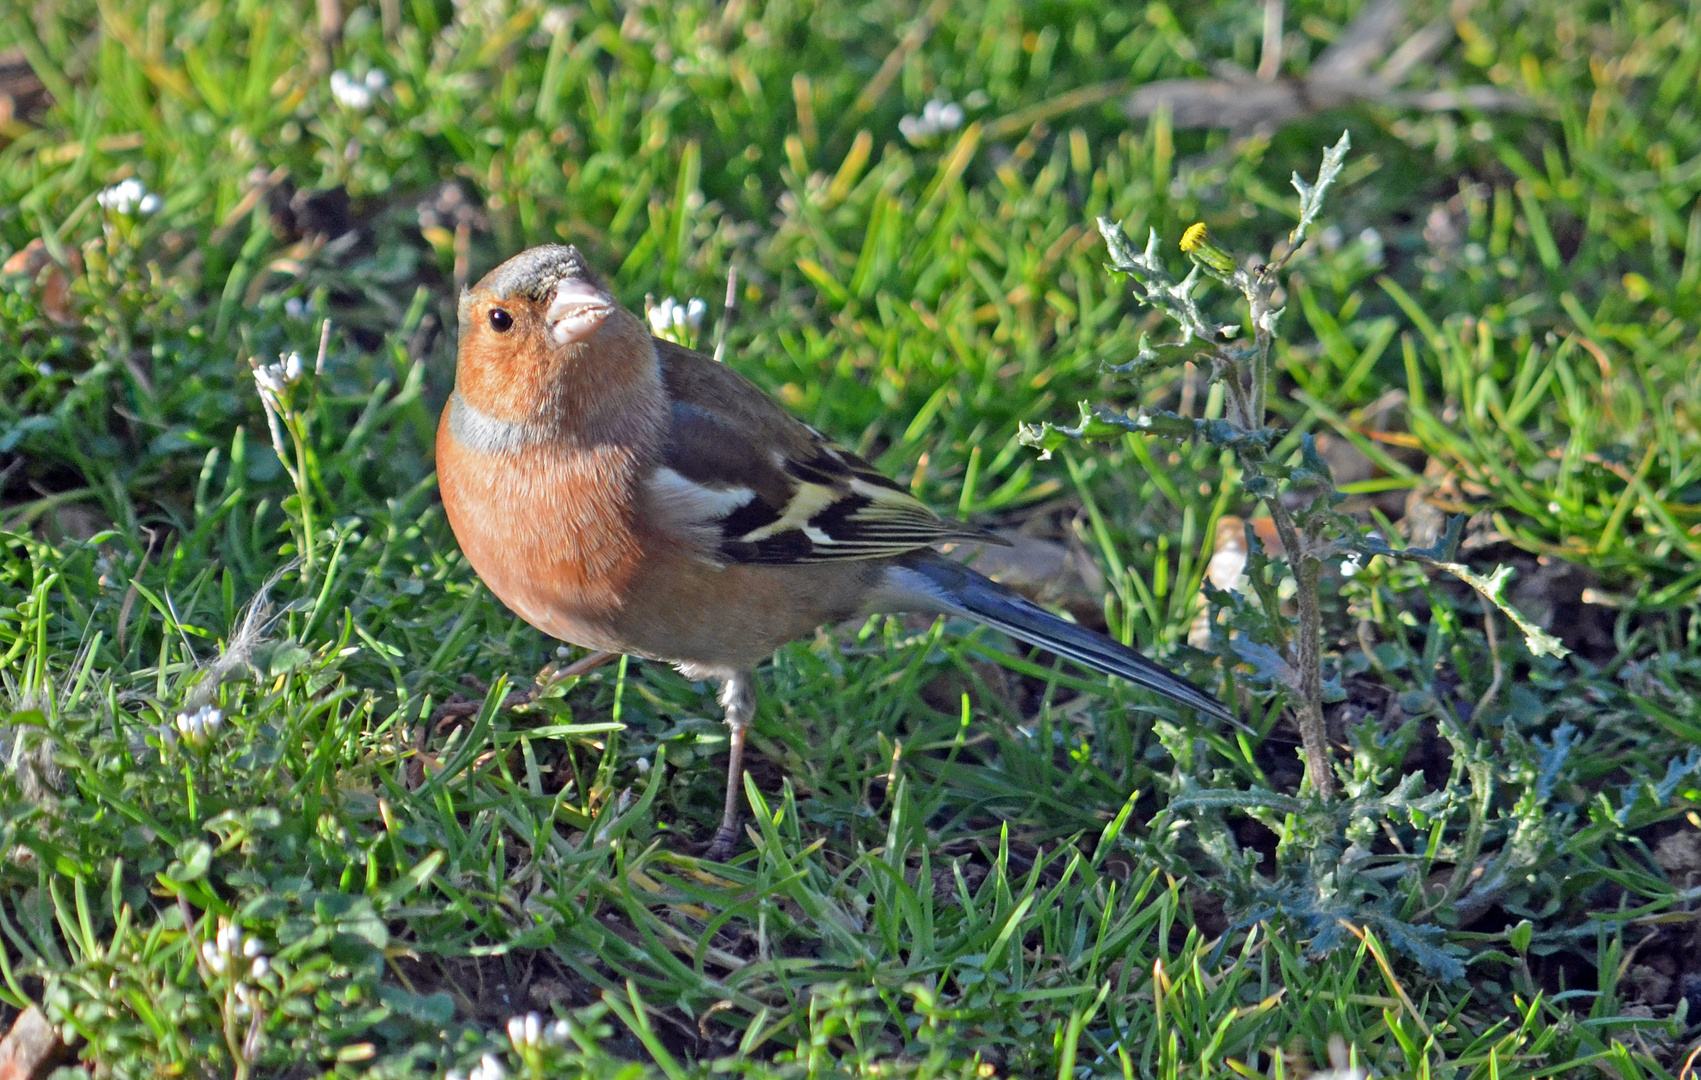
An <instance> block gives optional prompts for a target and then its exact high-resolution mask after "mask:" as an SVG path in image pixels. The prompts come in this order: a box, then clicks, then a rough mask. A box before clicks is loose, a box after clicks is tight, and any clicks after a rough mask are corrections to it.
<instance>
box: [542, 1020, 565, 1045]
mask: <svg viewBox="0 0 1701 1080" xmlns="http://www.w3.org/2000/svg"><path fill="white" fill-rule="evenodd" d="M571 1034H572V1029H571V1028H569V1027H568V1026H567V1021H565V1020H557V1021H555V1022H554V1023H552V1024H550V1025H549V1026H548V1027H547V1028H544V1029H543V1041H544V1042H546V1043H548V1044H549V1045H551V1046H565V1045H567V1039H568V1036H569V1035H571Z"/></svg>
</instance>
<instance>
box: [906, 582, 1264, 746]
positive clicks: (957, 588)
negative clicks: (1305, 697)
mask: <svg viewBox="0 0 1701 1080" xmlns="http://www.w3.org/2000/svg"><path fill="white" fill-rule="evenodd" d="M894 571H895V574H896V575H901V583H900V582H894V585H895V586H897V587H898V588H900V589H901V590H902V591H903V592H906V593H909V594H910V595H912V596H918V597H920V596H924V597H925V598H927V599H929V600H932V601H933V602H934V604H935V605H937V609H938V610H940V611H943V612H946V613H949V614H954V615H966V616H968V617H969V618H971V619H975V620H977V621H979V622H983V623H986V624H987V625H988V626H991V627H994V628H996V629H998V630H1002V631H1004V632H1005V633H1006V634H1009V635H1010V636H1011V637H1013V638H1016V639H1018V640H1021V641H1025V642H1027V643H1028V644H1029V645H1035V646H1038V647H1039V648H1042V649H1049V650H1050V651H1052V652H1054V653H1056V654H1057V655H1059V656H1063V657H1067V658H1068V659H1070V660H1073V661H1075V662H1076V663H1077V664H1082V665H1084V666H1086V667H1089V668H1092V669H1093V670H1094V671H1099V672H1102V673H1104V674H1106V675H1115V676H1117V677H1119V678H1123V679H1127V680H1128V681H1129V682H1131V683H1134V684H1135V685H1137V686H1143V687H1145V688H1146V689H1148V690H1151V691H1153V692H1155V693H1159V694H1162V695H1163V696H1164V697H1167V698H1170V699H1171V700H1173V701H1178V702H1180V703H1181V704H1183V705H1188V706H1191V707H1193V708H1195V709H1198V710H1199V711H1200V712H1204V713H1209V714H1210V715H1212V716H1215V717H1218V718H1219V719H1223V720H1227V721H1229V722H1231V723H1235V724H1238V723H1239V721H1238V719H1237V718H1236V717H1235V715H1234V714H1233V713H1232V712H1230V711H1229V710H1228V708H1227V707H1226V706H1225V705H1224V704H1223V703H1222V702H1220V701H1218V700H1217V699H1216V698H1214V697H1212V696H1211V695H1210V694H1207V693H1205V692H1204V691H1203V690H1200V689H1199V688H1198V687H1196V686H1194V685H1193V684H1192V683H1190V682H1188V681H1187V680H1185V679H1183V678H1182V677H1181V676H1179V675H1176V674H1175V673H1173V672H1171V671H1169V670H1168V669H1166V668H1164V667H1162V666H1161V665H1159V664H1155V663H1153V662H1152V661H1150V660H1148V659H1146V658H1145V657H1144V656H1141V655H1140V654H1139V653H1137V652H1135V651H1134V650H1133V649H1130V648H1129V647H1128V646H1126V645H1123V644H1122V643H1121V642H1117V641H1112V640H1111V639H1110V638H1108V637H1105V636H1104V635H1103V634H1099V633H1095V632H1094V631H1092V630H1088V629H1087V628H1086V627H1083V626H1077V625H1075V624H1074V623H1071V622H1065V621H1064V620H1063V619H1060V618H1058V617H1057V616H1056V615H1053V614H1052V613H1051V612H1049V611H1047V610H1045V609H1044V608H1042V607H1040V606H1039V605H1038V604H1034V603H1032V602H1030V601H1029V600H1027V599H1026V598H1025V597H1023V596H1021V595H1019V594H1018V593H1015V592H1012V591H1011V590H1009V589H1007V588H1005V587H1004V586H1002V585H1000V584H998V583H997V582H995V581H993V580H991V579H990V578H988V577H986V576H985V575H984V574H979V573H976V572H975V571H973V570H971V569H969V568H968V567H967V566H964V565H963V564H961V563H958V562H953V561H952V560H950V559H946V558H943V557H941V556H939V555H936V554H934V553H933V552H917V553H915V554H914V555H911V556H908V557H906V558H905V559H903V560H902V561H901V562H900V563H899V564H898V565H897V566H896V567H894ZM911 575H914V576H913V577H912V576H911Z"/></svg>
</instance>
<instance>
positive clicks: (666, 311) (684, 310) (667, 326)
mask: <svg viewBox="0 0 1701 1080" xmlns="http://www.w3.org/2000/svg"><path fill="white" fill-rule="evenodd" d="M708 313H709V305H708V304H707V303H705V302H704V301H703V300H700V299H698V298H697V297H695V296H693V297H692V298H691V299H690V300H687V301H686V302H685V303H683V304H681V303H680V302H679V301H677V300H675V299H674V298H673V297H671V296H668V297H664V298H663V299H662V302H661V303H659V304H656V305H655V306H654V307H652V308H650V310H649V311H648V312H647V313H646V314H647V316H648V318H649V320H650V332H651V333H653V334H655V335H656V336H657V337H660V338H667V339H668V340H669V341H674V342H678V343H679V344H682V345H683V344H689V341H688V340H687V339H688V338H690V337H691V336H692V335H694V334H695V333H696V332H697V331H698V330H701V329H702V328H703V319H704V317H705V316H706V315H707V314H708Z"/></svg>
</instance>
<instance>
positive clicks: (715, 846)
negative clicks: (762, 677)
mask: <svg viewBox="0 0 1701 1080" xmlns="http://www.w3.org/2000/svg"><path fill="white" fill-rule="evenodd" d="M721 707H722V708H724V709H725V710H726V726H727V728H728V736H727V753H728V761H727V763H726V811H725V812H724V813H723V814H722V815H721V827H720V828H719V829H718V830H717V831H716V832H715V838H714V840H712V841H710V843H709V850H708V852H707V856H708V858H710V859H712V860H714V861H715V862H725V861H726V859H727V857H728V856H729V855H731V854H732V844H733V841H734V840H735V839H737V838H738V802H739V798H740V796H741V795H742V794H743V788H744V729H745V728H748V727H749V726H750V721H751V720H752V719H753V718H754V717H755V716H756V679H755V675H754V673H752V672H749V671H740V672H737V673H735V674H733V675H729V676H727V678H726V680H725V681H724V682H722V683H721Z"/></svg>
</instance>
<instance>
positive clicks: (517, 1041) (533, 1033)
mask: <svg viewBox="0 0 1701 1080" xmlns="http://www.w3.org/2000/svg"><path fill="white" fill-rule="evenodd" d="M542 1039H543V1017H541V1016H539V1015H538V1014H537V1013H535V1012H530V1013H527V1014H526V1015H524V1016H515V1017H511V1018H510V1019H509V1020H508V1041H509V1042H510V1043H512V1044H513V1047H514V1049H515V1050H524V1049H525V1048H526V1047H535V1046H537V1045H538V1043H539V1042H540V1041H541V1040H542Z"/></svg>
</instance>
